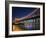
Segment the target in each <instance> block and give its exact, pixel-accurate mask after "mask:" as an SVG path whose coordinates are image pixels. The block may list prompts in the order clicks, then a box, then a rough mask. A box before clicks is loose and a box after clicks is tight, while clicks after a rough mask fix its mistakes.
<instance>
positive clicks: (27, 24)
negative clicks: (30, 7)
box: [13, 8, 40, 30]
mask: <svg viewBox="0 0 46 38" xmlns="http://www.w3.org/2000/svg"><path fill="white" fill-rule="evenodd" d="M13 24H15V25H17V28H18V29H19V30H21V29H29V30H31V29H33V30H39V29H40V9H39V8H37V9H35V10H34V11H33V12H32V13H29V14H28V15H26V16H24V17H22V18H15V20H13ZM19 27H20V28H21V29H20V28H19Z"/></svg>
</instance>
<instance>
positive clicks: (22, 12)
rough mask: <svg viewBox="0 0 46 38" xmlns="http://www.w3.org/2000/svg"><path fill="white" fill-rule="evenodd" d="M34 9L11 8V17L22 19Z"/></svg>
mask: <svg viewBox="0 0 46 38" xmlns="http://www.w3.org/2000/svg"><path fill="white" fill-rule="evenodd" d="M35 9H36V8H27V7H12V17H13V18H14V17H18V18H21V17H24V16H26V15H28V14H29V13H31V12H33V11H34V10H35Z"/></svg>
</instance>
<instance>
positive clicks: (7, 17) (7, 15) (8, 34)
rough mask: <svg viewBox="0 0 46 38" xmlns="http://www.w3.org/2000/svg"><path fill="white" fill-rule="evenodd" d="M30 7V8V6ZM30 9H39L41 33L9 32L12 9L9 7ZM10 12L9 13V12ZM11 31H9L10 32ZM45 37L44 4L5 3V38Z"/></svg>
mask: <svg viewBox="0 0 46 38" xmlns="http://www.w3.org/2000/svg"><path fill="white" fill-rule="evenodd" d="M31 5H32V6H31ZM12 6H13V7H32V8H34V7H35V8H40V20H41V21H40V24H41V25H40V29H41V31H40V30H39V31H33V30H32V31H18V32H14V31H12V30H13V29H12V30H11V28H13V26H12V27H11V26H10V24H11V25H12V21H11V18H12V17H11V15H12V8H11V7H12ZM9 11H10V12H9ZM9 29H10V30H11V31H10V30H9ZM12 32H13V33H12ZM39 35H45V3H41V2H24V1H23V2H22V1H5V37H22V36H39Z"/></svg>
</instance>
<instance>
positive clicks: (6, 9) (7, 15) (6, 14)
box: [5, 1, 45, 38]
mask: <svg viewBox="0 0 46 38" xmlns="http://www.w3.org/2000/svg"><path fill="white" fill-rule="evenodd" d="M10 3H13V4H15V3H22V4H38V5H43V33H37V34H22V35H10V36H9V35H8V34H9V30H8V25H9V24H8V20H9V19H8V18H9V11H8V9H9V4H10ZM40 35H45V3H41V2H25V1H23V2H22V1H5V37H6V38H7V37H24V36H40Z"/></svg>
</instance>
